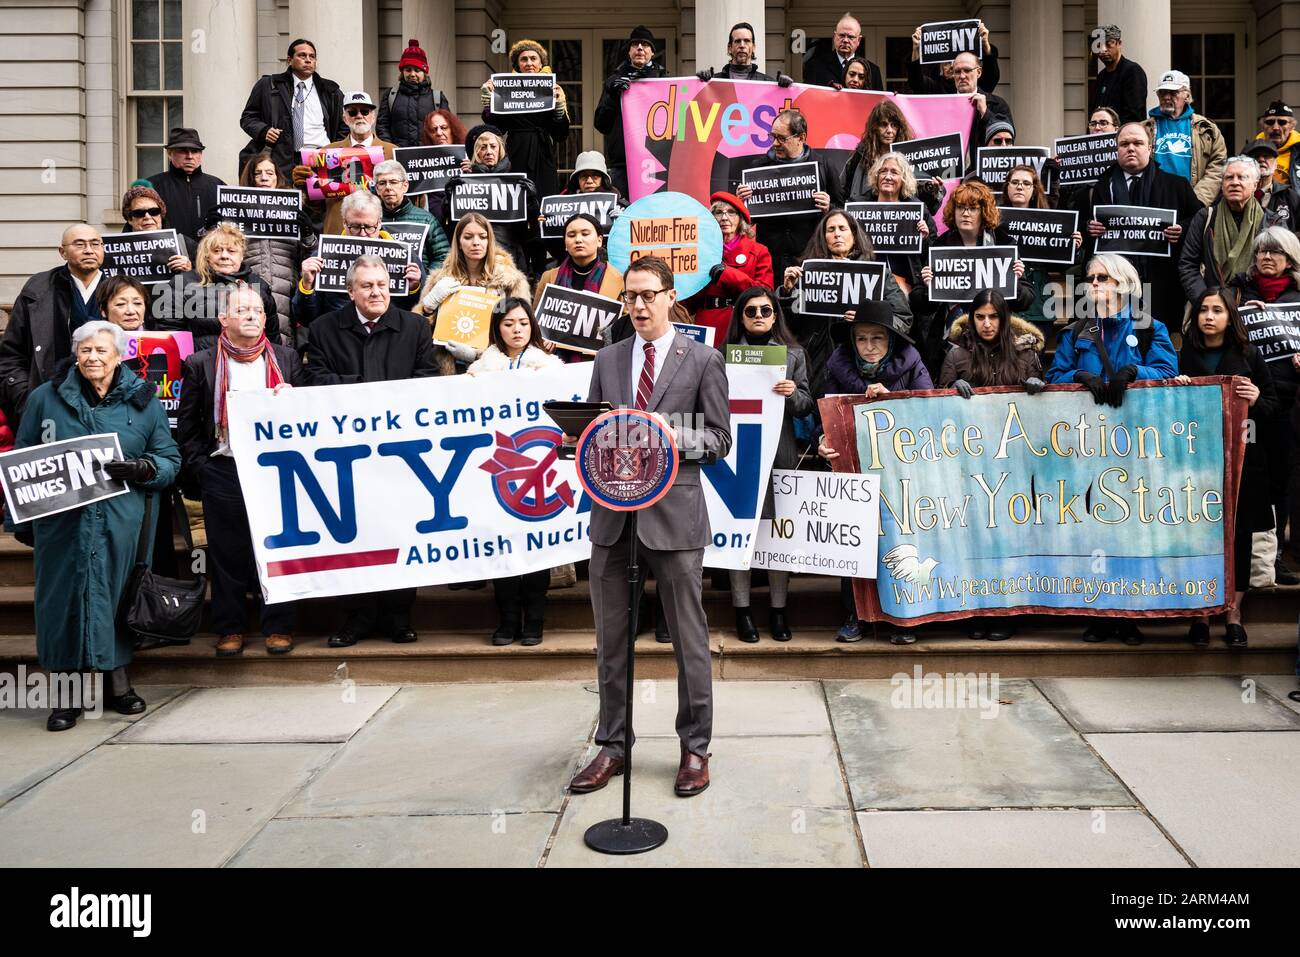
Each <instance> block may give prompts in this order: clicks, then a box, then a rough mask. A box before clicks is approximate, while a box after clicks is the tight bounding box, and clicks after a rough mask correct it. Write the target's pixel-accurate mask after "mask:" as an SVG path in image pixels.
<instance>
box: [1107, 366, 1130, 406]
mask: <svg viewBox="0 0 1300 957" xmlns="http://www.w3.org/2000/svg"><path fill="white" fill-rule="evenodd" d="M1136 378H1137V367H1136V366H1124V368H1122V369H1117V370H1116V372H1115V375H1114V376H1112V377H1111V380H1110V382H1109V383H1107V385H1106V399H1107V401H1108V402H1110V404H1111V405H1113V406H1114V407H1115V408H1117V409H1118V408H1119V407H1120V406H1121V405H1123V404H1124V390H1125V389H1127V388H1128V386H1129V383H1130V382H1132V381H1133V380H1134V379H1136Z"/></svg>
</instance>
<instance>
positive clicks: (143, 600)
mask: <svg viewBox="0 0 1300 957" xmlns="http://www.w3.org/2000/svg"><path fill="white" fill-rule="evenodd" d="M152 514H153V496H152V495H146V496H145V500H144V521H143V522H142V523H141V525H140V538H139V540H138V541H137V542H136V546H135V567H134V568H133V569H132V570H131V577H130V579H128V581H127V585H126V591H125V592H124V593H123V595H122V605H121V613H122V623H123V625H125V626H126V627H127V628H129V629H130V630H131V632H132V633H133V634H134V635H135V636H136V641H135V648H136V650H137V651H144V650H146V649H149V648H158V647H161V646H164V645H187V644H189V642H190V639H191V638H193V637H194V635H195V634H196V633H197V632H198V630H199V623H200V621H201V620H202V618H203V600H204V597H205V596H206V594H207V590H208V582H207V579H206V578H205V577H204V576H203V575H199V576H198V577H197V578H196V579H195V580H194V581H182V580H180V579H176V578H164V577H163V576H162V575H155V574H154V572H153V569H152V568H150V567H149V564H148V563H147V562H145V561H144V560H143V556H144V555H147V554H148V551H149V533H150V525H151V523H150V518H151V517H152ZM181 527H182V528H183V529H184V530H185V540H186V542H189V543H190V550H191V551H193V540H192V539H191V538H190V525H189V522H188V521H184V522H183V524H182V526H181Z"/></svg>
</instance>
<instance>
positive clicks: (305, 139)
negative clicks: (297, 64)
mask: <svg viewBox="0 0 1300 957" xmlns="http://www.w3.org/2000/svg"><path fill="white" fill-rule="evenodd" d="M290 75H291V76H292V74H290ZM299 83H302V84H304V85H305V86H306V87H307V90H306V93H307V99H306V100H305V101H304V102H303V107H302V145H303V146H304V147H307V146H312V147H315V148H316V149H320V148H321V147H322V146H329V144H330V135H329V131H328V130H326V129H325V110H324V109H323V108H322V107H321V104H320V97H319V96H317V95H316V78H315V77H314V76H313V77H310V78H308V79H306V80H300V79H298V77H296V76H294V77H293V91H292V93H291V94H290V96H289V103H290V107H291V109H290V115H291V116H292V104H293V100H294V97H296V96H297V95H298V84H299ZM289 132H290V134H292V133H293V126H292V123H291V124H290V127H289Z"/></svg>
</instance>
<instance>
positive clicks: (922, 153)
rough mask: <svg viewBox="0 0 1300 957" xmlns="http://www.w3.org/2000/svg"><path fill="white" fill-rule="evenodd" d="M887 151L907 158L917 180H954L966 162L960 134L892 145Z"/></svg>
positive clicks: (949, 134)
mask: <svg viewBox="0 0 1300 957" xmlns="http://www.w3.org/2000/svg"><path fill="white" fill-rule="evenodd" d="M889 149H890V151H891V152H894V153H901V154H902V155H903V156H906V157H907V161H908V162H909V163H911V164H912V169H913V170H914V171H915V173H916V178H917V179H929V178H930V177H931V176H938V177H939V178H940V179H955V178H957V177H958V176H960V175H961V168H962V164H964V163H965V162H966V155H965V153H964V151H963V150H962V145H961V134H960V133H944V134H943V135H942V136H927V137H926V138H925V139H923V140H907V141H906V142H903V143H893V144H891V145H890V147H889Z"/></svg>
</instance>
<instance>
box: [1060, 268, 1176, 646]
mask: <svg viewBox="0 0 1300 957" xmlns="http://www.w3.org/2000/svg"><path fill="white" fill-rule="evenodd" d="M1084 279H1085V280H1086V282H1087V283H1088V287H1087V288H1088V298H1089V300H1090V301H1091V305H1092V308H1091V309H1089V310H1088V312H1089V315H1090V318H1084V319H1080V320H1078V321H1077V322H1074V323H1071V324H1070V325H1069V326H1067V327H1066V328H1065V330H1064V331H1063V332H1062V333H1061V335H1060V338H1059V339H1058V340H1057V343H1056V358H1055V359H1054V360H1053V362H1052V367H1051V368H1050V369H1048V370H1047V381H1048V382H1049V383H1077V384H1079V385H1082V386H1084V387H1085V388H1086V389H1087V390H1088V391H1089V392H1091V393H1092V397H1093V399H1094V400H1095V401H1096V402H1097V404H1098V405H1101V404H1103V403H1105V404H1106V405H1112V406H1114V407H1116V408H1119V406H1121V405H1122V404H1123V402H1124V390H1125V389H1127V388H1128V386H1129V384H1130V383H1132V382H1136V381H1139V380H1147V379H1172V378H1173V377H1174V376H1176V375H1177V374H1178V356H1177V355H1176V354H1175V352H1174V346H1173V343H1172V342H1171V341H1170V339H1169V330H1168V329H1166V328H1165V324H1164V323H1163V322H1161V321H1160V320H1158V319H1154V318H1152V319H1149V320H1147V321H1141V322H1135V321H1134V320H1135V319H1141V318H1142V316H1141V310H1142V304H1141V295H1142V280H1141V279H1139V278H1138V274H1137V270H1136V269H1134V268H1133V266H1132V265H1131V264H1130V263H1129V262H1128V260H1127V259H1125V258H1124V257H1123V256H1116V255H1113V254H1109V253H1103V254H1101V255H1098V256H1093V257H1092V259H1090V260H1088V265H1087V268H1086V269H1085V270H1084ZM1111 637H1119V638H1122V639H1123V640H1124V643H1125V644H1126V645H1140V644H1141V643H1142V632H1141V631H1139V630H1138V627H1137V625H1136V624H1135V623H1134V622H1133V621H1132V620H1131V619H1123V618H1097V619H1095V620H1094V622H1093V623H1092V624H1091V625H1089V626H1088V628H1087V630H1086V631H1085V632H1084V634H1083V640H1084V641H1089V642H1097V641H1105V640H1106V639H1107V638H1111Z"/></svg>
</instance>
